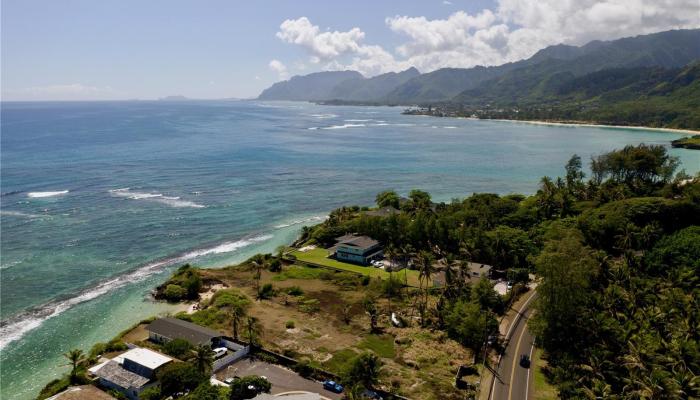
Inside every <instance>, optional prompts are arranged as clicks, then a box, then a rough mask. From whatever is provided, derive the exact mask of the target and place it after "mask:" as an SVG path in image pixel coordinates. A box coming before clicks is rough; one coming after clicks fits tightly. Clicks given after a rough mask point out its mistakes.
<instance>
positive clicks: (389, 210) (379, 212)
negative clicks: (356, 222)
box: [365, 206, 401, 217]
mask: <svg viewBox="0 0 700 400" xmlns="http://www.w3.org/2000/svg"><path fill="white" fill-rule="evenodd" d="M400 213H401V211H399V210H397V209H396V208H394V207H391V206H389V207H382V208H378V209H376V210H370V211H365V215H369V216H370V217H388V216H390V215H394V214H400Z"/></svg>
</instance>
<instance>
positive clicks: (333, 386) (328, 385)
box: [323, 380, 343, 393]
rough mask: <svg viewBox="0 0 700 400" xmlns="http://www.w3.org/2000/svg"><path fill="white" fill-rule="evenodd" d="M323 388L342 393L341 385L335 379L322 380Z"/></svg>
mask: <svg viewBox="0 0 700 400" xmlns="http://www.w3.org/2000/svg"><path fill="white" fill-rule="evenodd" d="M323 388H324V389H326V390H330V391H331V392H334V393H342V392H343V385H341V384H340V383H336V381H330V380H329V381H324V382H323Z"/></svg>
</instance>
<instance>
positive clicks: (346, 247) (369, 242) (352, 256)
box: [333, 235, 383, 265]
mask: <svg viewBox="0 0 700 400" xmlns="http://www.w3.org/2000/svg"><path fill="white" fill-rule="evenodd" d="M336 241H337V243H336V245H335V246H334V247H333V249H334V250H335V258H336V259H337V260H338V261H346V262H351V263H355V264H362V265H367V264H369V263H370V261H372V260H373V259H376V258H381V257H382V256H383V252H382V247H381V246H380V245H379V242H378V241H376V240H374V239H372V238H371V237H369V236H356V235H345V236H341V237H339V238H337V239H336Z"/></svg>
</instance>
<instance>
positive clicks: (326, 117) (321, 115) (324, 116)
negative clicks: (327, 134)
mask: <svg viewBox="0 0 700 400" xmlns="http://www.w3.org/2000/svg"><path fill="white" fill-rule="evenodd" d="M310 116H312V117H314V118H316V119H329V118H336V117H338V114H311V115H310Z"/></svg>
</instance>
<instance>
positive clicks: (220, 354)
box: [214, 347, 228, 358]
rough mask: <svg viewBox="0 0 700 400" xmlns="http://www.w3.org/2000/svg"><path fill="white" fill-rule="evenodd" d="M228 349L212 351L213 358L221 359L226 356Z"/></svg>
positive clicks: (220, 348) (218, 348)
mask: <svg viewBox="0 0 700 400" xmlns="http://www.w3.org/2000/svg"><path fill="white" fill-rule="evenodd" d="M227 351H228V349H226V347H217V348H215V349H214V358H221V357H223V356H225V355H226V352H227Z"/></svg>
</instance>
